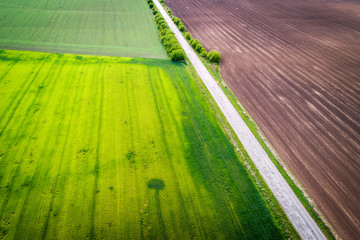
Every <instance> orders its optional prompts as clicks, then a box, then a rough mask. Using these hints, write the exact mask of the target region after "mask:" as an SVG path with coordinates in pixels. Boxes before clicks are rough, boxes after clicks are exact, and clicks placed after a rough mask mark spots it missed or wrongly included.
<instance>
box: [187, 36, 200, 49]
mask: <svg viewBox="0 0 360 240" xmlns="http://www.w3.org/2000/svg"><path fill="white" fill-rule="evenodd" d="M189 43H190V46H191V47H193V48H195V47H196V45H198V44H200V42H199V40H197V39H195V38H193V39H191V40H190V42H189Z"/></svg>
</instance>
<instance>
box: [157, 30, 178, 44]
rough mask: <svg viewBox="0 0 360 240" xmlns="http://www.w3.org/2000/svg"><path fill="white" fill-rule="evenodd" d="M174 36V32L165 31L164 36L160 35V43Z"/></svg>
mask: <svg viewBox="0 0 360 240" xmlns="http://www.w3.org/2000/svg"><path fill="white" fill-rule="evenodd" d="M174 37H175V36H174V34H173V33H172V32H171V33H167V34H166V35H164V36H161V37H160V40H161V42H162V43H164V42H167V41H170V39H172V38H174Z"/></svg>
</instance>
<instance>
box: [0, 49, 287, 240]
mask: <svg viewBox="0 0 360 240" xmlns="http://www.w3.org/2000/svg"><path fill="white" fill-rule="evenodd" d="M0 60H1V61H0V73H1V74H0V99H2V101H0V236H1V237H0V238H2V237H4V238H10V239H11V238H13V239H40V238H51V239H53V238H58V239H86V238H98V239H106V238H107V239H141V238H144V239H154V238H157V239H162V238H170V239H189V238H201V239H209V238H218V239H235V238H236V239H281V238H283V236H282V235H281V232H280V230H279V228H278V227H277V224H276V222H275V220H274V218H273V216H272V215H271V213H270V211H269V210H268V208H267V207H266V204H265V202H264V200H263V198H262V197H261V195H260V194H259V192H258V190H257V188H256V187H255V184H254V183H253V181H252V179H251V178H250V175H249V174H248V172H247V171H246V169H245V168H244V167H243V165H242V164H241V159H240V156H239V155H238V154H237V153H236V152H235V151H234V148H233V146H232V144H231V143H230V141H229V140H228V138H227V136H226V134H225V132H224V130H223V129H222V128H221V124H220V123H219V121H218V119H217V118H216V116H215V114H214V113H213V112H212V109H211V106H210V105H209V104H208V103H207V102H206V101H205V100H204V98H203V97H202V94H203V93H201V91H200V90H199V88H198V86H197V85H196V82H195V81H194V79H192V78H191V77H190V75H189V74H188V72H187V70H186V68H185V67H184V66H183V65H181V64H175V63H171V62H170V61H166V60H150V59H131V58H114V57H94V56H78V57H76V56H75V55H66V54H65V55H62V54H44V53H31V52H20V51H2V52H1V53H0Z"/></svg>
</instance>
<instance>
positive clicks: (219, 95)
mask: <svg viewBox="0 0 360 240" xmlns="http://www.w3.org/2000/svg"><path fill="white" fill-rule="evenodd" d="M153 1H154V3H155V5H156V6H157V8H158V9H159V11H160V13H161V14H162V15H163V17H164V19H165V21H166V22H167V24H168V25H169V27H170V29H171V30H172V31H173V32H174V33H175V36H176V38H177V39H178V41H179V43H180V45H181V46H182V48H183V49H184V50H185V52H186V55H187V56H188V58H189V60H190V62H191V63H192V64H193V66H194V68H195V70H196V72H197V73H198V75H199V76H200V78H201V79H202V81H203V82H204V84H205V86H206V87H207V89H208V90H209V92H210V94H211V95H212V97H213V98H214V99H215V101H216V103H217V104H218V106H219V108H220V110H221V111H222V112H223V114H224V116H225V117H226V119H227V120H228V122H229V124H230V125H231V127H232V128H233V130H234V132H235V133H236V135H237V136H238V138H239V140H240V141H241V143H242V144H243V146H244V148H245V150H246V151H247V153H248V154H249V156H250V158H251V160H252V161H253V162H254V164H255V165H256V167H257V169H258V170H259V172H260V174H261V175H262V177H263V178H264V180H265V182H266V183H267V185H268V186H269V187H270V189H271V191H272V192H273V193H274V195H275V197H276V199H277V200H278V202H279V203H280V205H281V207H282V208H283V209H284V211H285V213H286V215H287V216H288V218H289V219H290V221H291V223H292V224H293V226H294V227H295V229H296V231H297V232H298V233H299V235H300V237H301V238H302V239H326V237H325V236H324V234H323V233H322V232H321V230H320V229H319V227H318V226H317V224H316V223H315V221H314V220H313V219H312V218H311V216H310V214H309V213H308V212H307V211H306V209H305V208H304V206H303V205H302V204H301V202H300V201H299V199H298V198H297V197H296V195H295V193H294V192H293V191H292V189H291V188H290V186H289V185H288V184H287V182H286V181H285V179H284V178H283V177H282V176H281V174H280V172H279V171H278V170H277V168H276V167H275V165H274V164H273V162H272V161H271V160H270V158H269V157H268V155H267V154H266V152H265V151H264V149H263V148H262V147H261V145H260V143H259V142H258V141H257V140H256V138H255V136H254V135H253V134H252V132H251V131H250V129H249V128H248V127H247V126H246V124H245V122H244V121H243V120H242V118H241V117H240V115H239V114H238V112H237V111H236V110H235V108H234V106H233V105H232V104H231V102H230V101H229V99H228V98H227V97H226V95H225V94H224V92H223V91H222V90H221V88H220V87H219V86H218V85H217V83H216V81H215V80H214V78H213V77H212V76H211V74H210V73H209V72H208V71H207V69H206V68H205V66H204V65H203V63H202V62H201V61H200V59H199V58H198V56H197V55H196V53H195V52H194V50H193V49H192V48H191V46H190V45H189V44H188V43H187V41H186V40H185V38H184V37H183V36H182V34H181V33H180V31H179V30H178V28H177V27H176V25H175V24H174V23H173V22H172V20H171V18H170V17H169V15H168V14H167V13H166V11H165V10H164V8H163V6H162V5H161V4H160V3H159V1H158V0H153Z"/></svg>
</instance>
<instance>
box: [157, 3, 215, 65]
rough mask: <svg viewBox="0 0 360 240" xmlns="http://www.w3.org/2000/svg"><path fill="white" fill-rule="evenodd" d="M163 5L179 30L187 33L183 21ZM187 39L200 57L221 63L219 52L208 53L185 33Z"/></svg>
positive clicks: (198, 42)
mask: <svg viewBox="0 0 360 240" xmlns="http://www.w3.org/2000/svg"><path fill="white" fill-rule="evenodd" d="M162 5H163V6H164V7H165V9H167V12H168V14H169V16H170V17H171V18H172V20H173V22H174V23H175V24H176V25H177V27H178V28H179V30H180V31H181V32H183V33H185V32H186V27H185V26H184V24H183V23H182V22H181V19H180V18H178V17H175V16H173V14H172V12H171V10H170V9H168V8H167V7H166V5H165V4H164V3H163V4H162ZM185 39H186V40H187V41H188V42H189V44H190V46H191V47H192V48H193V49H194V50H195V51H197V52H198V53H199V54H200V56H202V57H203V58H208V59H209V61H210V62H217V63H220V60H221V55H220V53H219V52H217V51H214V50H213V51H210V52H209V53H207V52H206V49H205V48H204V47H203V46H202V45H201V43H200V41H199V40H197V39H194V38H192V37H191V34H190V33H189V32H186V33H185Z"/></svg>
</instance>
